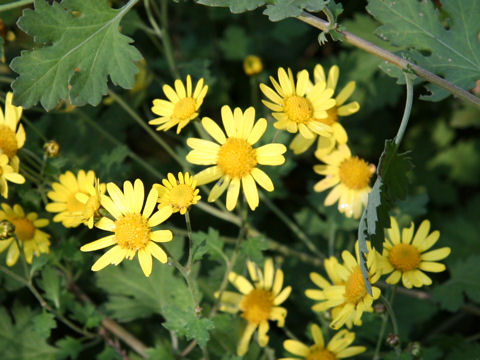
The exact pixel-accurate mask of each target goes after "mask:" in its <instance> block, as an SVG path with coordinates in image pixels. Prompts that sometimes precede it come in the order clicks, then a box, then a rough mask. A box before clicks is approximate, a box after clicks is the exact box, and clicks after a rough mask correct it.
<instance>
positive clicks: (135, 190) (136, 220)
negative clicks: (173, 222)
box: [80, 179, 173, 276]
mask: <svg viewBox="0 0 480 360" xmlns="http://www.w3.org/2000/svg"><path fill="white" fill-rule="evenodd" d="M107 192H108V196H106V195H103V196H102V197H101V203H102V206H103V207H104V208H105V210H107V211H108V212H109V213H110V215H111V216H112V217H113V218H114V220H112V219H110V218H108V217H102V218H101V219H100V220H99V221H98V223H97V224H95V226H96V227H98V228H99V229H102V230H105V231H111V232H113V233H114V234H113V235H108V236H105V237H103V238H101V239H98V240H96V241H93V242H91V243H88V244H86V245H83V246H82V247H81V248H80V250H81V251H94V250H99V249H103V248H106V247H108V246H111V245H114V246H113V247H112V248H110V249H109V250H108V251H107V252H106V253H105V254H103V255H102V256H101V257H100V258H99V259H98V260H97V261H96V262H95V264H93V266H92V271H98V270H102V269H103V268H104V267H106V266H107V265H109V264H114V265H118V264H120V263H121V262H122V261H123V260H124V259H125V258H127V259H128V260H131V259H133V258H134V257H135V255H136V254H137V252H138V262H139V263H140V267H141V268H142V271H143V273H144V274H145V276H150V274H151V273H152V256H153V257H155V258H156V259H158V260H159V261H160V262H161V263H164V264H165V263H166V262H167V254H166V253H165V251H164V250H163V249H162V248H161V247H160V246H158V245H157V244H155V243H156V242H158V243H163V242H168V241H171V240H172V239H173V234H172V232H171V231H170V230H152V228H153V227H155V226H157V225H159V224H161V223H163V222H164V221H165V220H167V219H168V218H169V217H170V215H172V209H171V208H170V207H169V206H167V207H163V208H161V209H160V210H158V211H157V212H155V213H153V211H154V210H155V205H156V204H157V199H158V192H157V190H156V189H154V188H152V189H151V190H150V192H149V193H148V196H147V200H146V201H145V206H144V198H145V190H144V186H143V182H142V181H141V180H140V179H137V180H135V183H134V185H132V183H131V182H130V181H125V182H124V183H123V192H122V190H120V188H119V187H118V186H117V185H115V184H114V183H108V184H107ZM142 208H143V212H142ZM152 213H153V215H152Z"/></svg>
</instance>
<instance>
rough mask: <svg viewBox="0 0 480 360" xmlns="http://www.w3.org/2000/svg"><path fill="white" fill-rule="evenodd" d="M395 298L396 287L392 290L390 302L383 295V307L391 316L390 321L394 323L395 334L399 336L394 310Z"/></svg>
mask: <svg viewBox="0 0 480 360" xmlns="http://www.w3.org/2000/svg"><path fill="white" fill-rule="evenodd" d="M394 296H395V287H394V288H393V289H392V295H391V296H390V301H389V300H387V298H386V297H385V296H383V295H382V297H381V300H382V303H383V305H385V310H387V313H388V316H390V320H391V321H392V327H393V333H394V334H396V335H399V332H398V323H397V319H396V317H395V312H394V311H393V308H392V303H393V297H394Z"/></svg>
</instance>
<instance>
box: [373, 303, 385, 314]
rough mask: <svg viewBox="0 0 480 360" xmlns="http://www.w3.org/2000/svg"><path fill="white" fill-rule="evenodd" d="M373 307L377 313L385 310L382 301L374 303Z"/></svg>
mask: <svg viewBox="0 0 480 360" xmlns="http://www.w3.org/2000/svg"><path fill="white" fill-rule="evenodd" d="M373 309H374V310H375V312H376V313H377V314H383V313H384V312H385V305H383V304H382V303H376V304H375V306H374V307H373Z"/></svg>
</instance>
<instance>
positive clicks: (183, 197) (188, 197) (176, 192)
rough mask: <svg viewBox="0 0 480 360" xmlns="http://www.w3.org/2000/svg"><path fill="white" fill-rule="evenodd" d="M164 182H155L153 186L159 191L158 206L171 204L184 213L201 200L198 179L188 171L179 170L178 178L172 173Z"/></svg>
mask: <svg viewBox="0 0 480 360" xmlns="http://www.w3.org/2000/svg"><path fill="white" fill-rule="evenodd" d="M162 184H163V185H160V184H154V185H153V187H154V188H155V189H156V190H157V191H158V208H159V209H161V208H162V207H165V206H170V207H171V208H172V211H173V212H174V213H175V212H180V214H182V215H184V214H185V213H186V212H187V211H188V209H189V208H190V206H192V205H195V204H196V203H197V202H198V201H199V200H200V195H198V193H199V190H198V189H197V187H196V186H197V181H196V180H195V179H194V178H193V177H191V176H190V174H189V173H188V172H187V173H185V174H183V173H181V172H179V173H178V180H177V179H175V176H174V175H173V174H171V173H169V174H168V175H167V179H163V180H162Z"/></svg>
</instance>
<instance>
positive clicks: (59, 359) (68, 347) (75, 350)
mask: <svg viewBox="0 0 480 360" xmlns="http://www.w3.org/2000/svg"><path fill="white" fill-rule="evenodd" d="M55 345H56V346H57V347H58V353H57V356H56V357H55V359H56V360H63V359H72V360H75V359H76V358H77V357H78V354H80V352H81V351H82V349H83V345H82V342H81V341H80V340H78V339H74V338H72V337H70V336H66V337H64V338H63V339H60V340H58V341H57V342H56V343H55Z"/></svg>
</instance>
